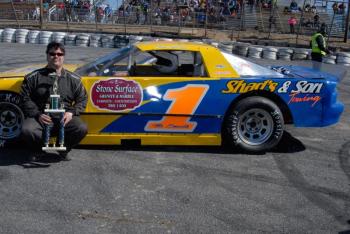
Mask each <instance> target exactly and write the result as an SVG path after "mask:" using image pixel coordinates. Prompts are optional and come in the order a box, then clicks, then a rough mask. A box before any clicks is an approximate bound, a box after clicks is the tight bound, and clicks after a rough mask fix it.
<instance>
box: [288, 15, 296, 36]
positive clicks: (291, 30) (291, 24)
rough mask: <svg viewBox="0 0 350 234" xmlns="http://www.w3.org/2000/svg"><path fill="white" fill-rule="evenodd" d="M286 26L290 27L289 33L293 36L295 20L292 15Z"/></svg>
mask: <svg viewBox="0 0 350 234" xmlns="http://www.w3.org/2000/svg"><path fill="white" fill-rule="evenodd" d="M288 24H289V27H290V33H291V34H294V33H295V25H296V24H297V19H296V18H295V17H294V16H293V15H292V16H291V17H290V18H289V19H288Z"/></svg>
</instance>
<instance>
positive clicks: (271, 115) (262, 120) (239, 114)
mask: <svg viewBox="0 0 350 234" xmlns="http://www.w3.org/2000/svg"><path fill="white" fill-rule="evenodd" d="M283 129H284V120H283V114H282V112H281V110H280V109H279V108H278V106H277V105H276V104H275V103H274V102H272V101H271V100H269V99H267V98H264V97H258V96H253V97H248V98H245V99H243V100H241V101H239V102H238V103H237V104H236V105H235V106H234V107H233V108H232V109H231V111H230V112H229V114H228V116H227V117H226V119H225V122H224V135H223V137H224V140H225V142H226V143H229V145H231V146H233V147H239V148H241V149H243V150H245V151H248V152H263V151H267V150H270V149H272V148H273V147H274V146H276V145H277V144H278V142H279V141H280V140H281V138H282V135H283Z"/></svg>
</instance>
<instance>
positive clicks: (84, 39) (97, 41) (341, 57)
mask: <svg viewBox="0 0 350 234" xmlns="http://www.w3.org/2000/svg"><path fill="white" fill-rule="evenodd" d="M156 39H157V38H152V37H150V36H133V35H115V34H88V33H77V34H74V33H65V32H51V31H38V30H28V29H13V28H5V29H0V42H5V43H21V44H25V43H29V44H44V45H46V44H48V43H49V42H50V41H57V42H61V43H63V44H65V45H70V46H81V47H88V46H89V47H104V48H120V47H123V46H125V45H127V44H129V43H131V44H132V43H135V42H138V41H149V40H156ZM163 40H164V38H163ZM167 40H171V39H167ZM197 41H201V42H205V43H208V44H212V45H214V46H216V47H218V48H220V49H222V50H224V51H226V52H229V53H233V54H236V55H239V56H243V57H249V58H254V59H260V58H262V59H269V60H277V59H278V60H285V61H290V60H310V59H311V56H310V55H311V50H310V49H305V48H290V47H272V46H258V45H252V44H249V43H242V42H235V41H229V42H220V43H219V42H215V41H212V40H210V39H202V40H197ZM323 62H324V63H328V64H341V65H344V66H350V53H347V52H337V53H335V54H332V55H328V56H326V57H325V58H324V60H323Z"/></svg>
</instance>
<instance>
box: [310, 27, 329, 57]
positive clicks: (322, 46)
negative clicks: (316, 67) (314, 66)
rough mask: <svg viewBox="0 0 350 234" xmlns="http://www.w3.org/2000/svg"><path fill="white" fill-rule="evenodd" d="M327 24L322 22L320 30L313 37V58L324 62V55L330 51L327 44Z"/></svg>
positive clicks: (311, 44)
mask: <svg viewBox="0 0 350 234" xmlns="http://www.w3.org/2000/svg"><path fill="white" fill-rule="evenodd" d="M325 37H326V24H324V23H323V24H322V25H321V27H320V30H319V31H318V32H317V33H315V34H314V35H312V37H311V42H310V46H311V58H312V60H313V61H316V62H322V57H323V56H325V55H326V54H329V53H330V51H329V50H328V49H327V45H326V39H325Z"/></svg>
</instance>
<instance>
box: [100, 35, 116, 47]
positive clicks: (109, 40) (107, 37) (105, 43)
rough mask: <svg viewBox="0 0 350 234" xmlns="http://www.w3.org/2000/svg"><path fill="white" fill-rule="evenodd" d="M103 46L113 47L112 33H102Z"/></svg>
mask: <svg viewBox="0 0 350 234" xmlns="http://www.w3.org/2000/svg"><path fill="white" fill-rule="evenodd" d="M101 42H102V47H103V48H113V47H114V35H103V36H102V39H101Z"/></svg>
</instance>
